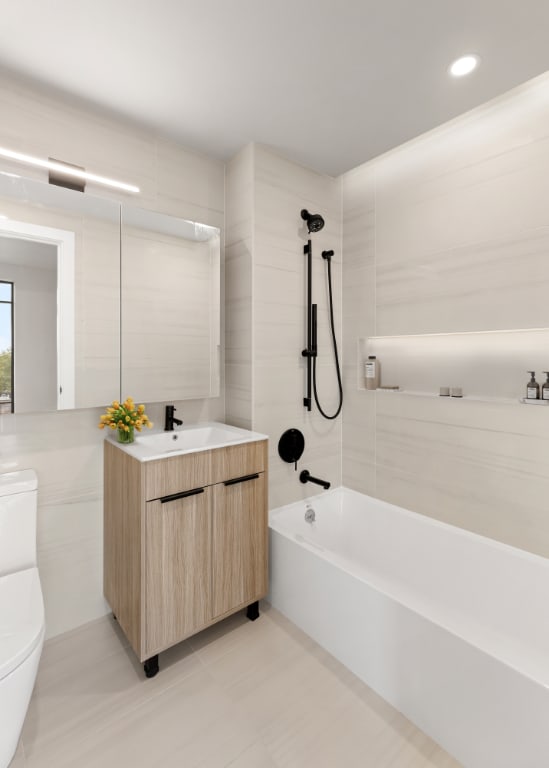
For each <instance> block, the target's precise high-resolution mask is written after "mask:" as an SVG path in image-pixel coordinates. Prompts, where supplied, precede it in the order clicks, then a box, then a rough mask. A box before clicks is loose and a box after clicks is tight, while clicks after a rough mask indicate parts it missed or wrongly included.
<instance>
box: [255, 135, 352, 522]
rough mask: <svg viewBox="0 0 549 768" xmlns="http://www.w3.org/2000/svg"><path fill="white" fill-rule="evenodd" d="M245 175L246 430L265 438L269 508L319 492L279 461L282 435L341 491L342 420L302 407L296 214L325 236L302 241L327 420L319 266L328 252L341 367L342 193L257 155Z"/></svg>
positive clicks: (322, 272) (331, 387)
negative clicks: (250, 306) (249, 187)
mask: <svg viewBox="0 0 549 768" xmlns="http://www.w3.org/2000/svg"><path fill="white" fill-rule="evenodd" d="M254 149H255V157H254V159H255V167H254V180H255V188H254V283H253V290H254V322H253V326H254V340H253V360H254V408H253V426H254V429H256V430H258V431H259V432H264V433H265V434H267V435H269V440H270V446H269V448H270V450H269V505H270V507H271V508H273V507H277V506H280V505H282V504H287V503H289V502H291V501H295V500H297V499H301V498H305V497H307V496H310V495H312V494H315V493H317V492H319V491H320V490H321V489H320V488H318V487H317V486H312V485H303V484H301V483H300V482H299V474H298V473H296V472H295V470H294V466H293V465H291V466H290V465H288V464H285V463H284V462H283V461H282V460H281V459H280V457H279V455H278V441H279V438H280V436H281V435H282V433H283V432H284V431H285V430H286V429H289V428H290V427H295V428H297V429H300V430H301V431H302V432H303V433H304V435H305V452H304V455H303V458H302V460H301V462H300V464H299V469H300V470H301V469H304V468H306V469H309V470H310V472H311V473H312V474H314V475H317V476H318V477H322V478H325V479H326V480H329V481H330V482H331V483H332V485H333V486H337V485H339V484H340V483H341V419H342V417H341V416H339V417H338V418H337V419H334V420H333V421H328V420H325V419H323V418H322V417H321V416H320V414H319V413H318V410H317V407H316V405H315V406H313V410H312V411H311V412H310V413H309V412H307V411H306V410H305V408H304V406H303V398H304V396H305V383H306V374H305V371H306V366H305V362H304V358H303V357H302V355H301V351H302V350H303V348H304V347H305V346H306V278H305V266H306V263H305V261H306V257H305V256H304V254H303V246H304V245H305V244H306V242H307V239H308V237H309V236H308V235H307V230H306V227H305V226H304V223H303V221H302V219H301V216H300V212H301V209H302V208H307V209H308V210H310V211H311V212H313V213H320V214H321V215H322V216H323V217H324V219H325V222H326V223H325V227H324V229H323V230H321V231H320V232H318V233H316V234H312V235H310V238H311V240H312V245H313V292H314V295H313V301H314V302H316V303H317V304H318V327H319V331H318V343H319V356H318V361H317V371H318V390H319V396H320V399H321V403H322V405H323V408H324V409H325V410H326V411H327V412H328V413H333V412H335V410H336V408H337V401H338V397H337V379H336V375H335V369H334V358H333V349H332V343H331V338H330V332H329V325H328V301H327V282H326V263H325V262H324V260H323V259H322V258H321V251H322V250H330V249H332V250H334V257H333V259H332V276H333V290H334V319H335V326H336V334H337V339H338V344H339V354H340V357H341V351H342V350H341V317H342V314H341V313H342V309H341V302H342V272H341V263H342V257H341V225H340V216H341V189H340V183H339V181H338V180H335V179H332V178H330V177H327V176H322V175H320V174H318V173H314V172H313V171H310V170H309V169H307V168H303V167H302V166H299V165H296V164H295V163H292V162H290V161H288V160H285V159H283V158H281V157H279V156H277V155H276V154H274V153H273V152H272V151H271V150H269V149H267V148H266V147H263V146H258V145H256V146H255V147H254Z"/></svg>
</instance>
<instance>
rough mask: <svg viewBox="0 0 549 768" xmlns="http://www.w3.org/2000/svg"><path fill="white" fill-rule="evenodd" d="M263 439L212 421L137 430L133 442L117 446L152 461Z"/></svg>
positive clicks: (245, 430)
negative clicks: (168, 428) (171, 430)
mask: <svg viewBox="0 0 549 768" xmlns="http://www.w3.org/2000/svg"><path fill="white" fill-rule="evenodd" d="M266 438H267V435H260V434H259V433H258V432H250V431H249V430H247V429H240V428H239V427H230V426H228V425H227V424H220V423H218V422H215V421H212V422H206V423H202V424H194V425H190V426H188V427H181V428H179V429H176V430H174V431H173V432H141V433H139V434H137V435H136V438H135V442H133V443H130V444H129V445H125V444H122V443H117V445H118V447H119V448H121V449H122V450H123V451H125V452H126V453H129V454H130V456H133V457H134V458H136V459H138V460H139V461H153V460H155V459H162V458H166V457H168V456H174V455H175V456H176V455H178V454H182V453H193V452H195V451H208V450H211V449H212V448H222V447H223V446H225V445H235V444H237V443H247V442H253V441H256V440H265V439H266ZM108 439H109V440H112V441H113V442H116V438H114V437H113V436H111V435H109V437H108Z"/></svg>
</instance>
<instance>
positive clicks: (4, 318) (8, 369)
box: [0, 242, 14, 413]
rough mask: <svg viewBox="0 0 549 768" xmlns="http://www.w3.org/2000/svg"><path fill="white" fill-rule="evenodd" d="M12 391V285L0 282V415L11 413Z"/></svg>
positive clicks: (4, 281)
mask: <svg viewBox="0 0 549 768" xmlns="http://www.w3.org/2000/svg"><path fill="white" fill-rule="evenodd" d="M1 245H2V244H1V242H0V247H1ZM13 390H14V387H13V283H10V282H7V281H6V280H0V413H13V396H14V392H13Z"/></svg>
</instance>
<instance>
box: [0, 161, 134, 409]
mask: <svg viewBox="0 0 549 768" xmlns="http://www.w3.org/2000/svg"><path fill="white" fill-rule="evenodd" d="M119 392H120V206H119V204H118V203H114V202H111V201H109V200H104V199H101V198H95V197H92V196H90V195H88V194H82V193H79V192H74V191H71V190H67V189H63V188H60V187H56V186H51V185H48V184H44V183H42V182H37V181H34V180H30V179H24V178H22V177H18V176H13V175H11V174H4V173H0V412H1V413H24V412H32V411H51V410H59V409H68V408H90V407H95V406H102V405H104V404H105V403H108V402H110V401H111V400H112V399H113V397H117V396H118V395H119Z"/></svg>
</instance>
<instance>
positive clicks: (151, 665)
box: [143, 654, 159, 677]
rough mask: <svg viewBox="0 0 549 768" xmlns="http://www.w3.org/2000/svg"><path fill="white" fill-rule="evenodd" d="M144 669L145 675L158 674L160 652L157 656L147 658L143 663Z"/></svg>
mask: <svg viewBox="0 0 549 768" xmlns="http://www.w3.org/2000/svg"><path fill="white" fill-rule="evenodd" d="M143 669H144V670H145V677H154V676H155V675H157V674H158V670H159V666H158V654H156V656H151V658H150V659H147V661H145V662H144V664H143Z"/></svg>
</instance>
